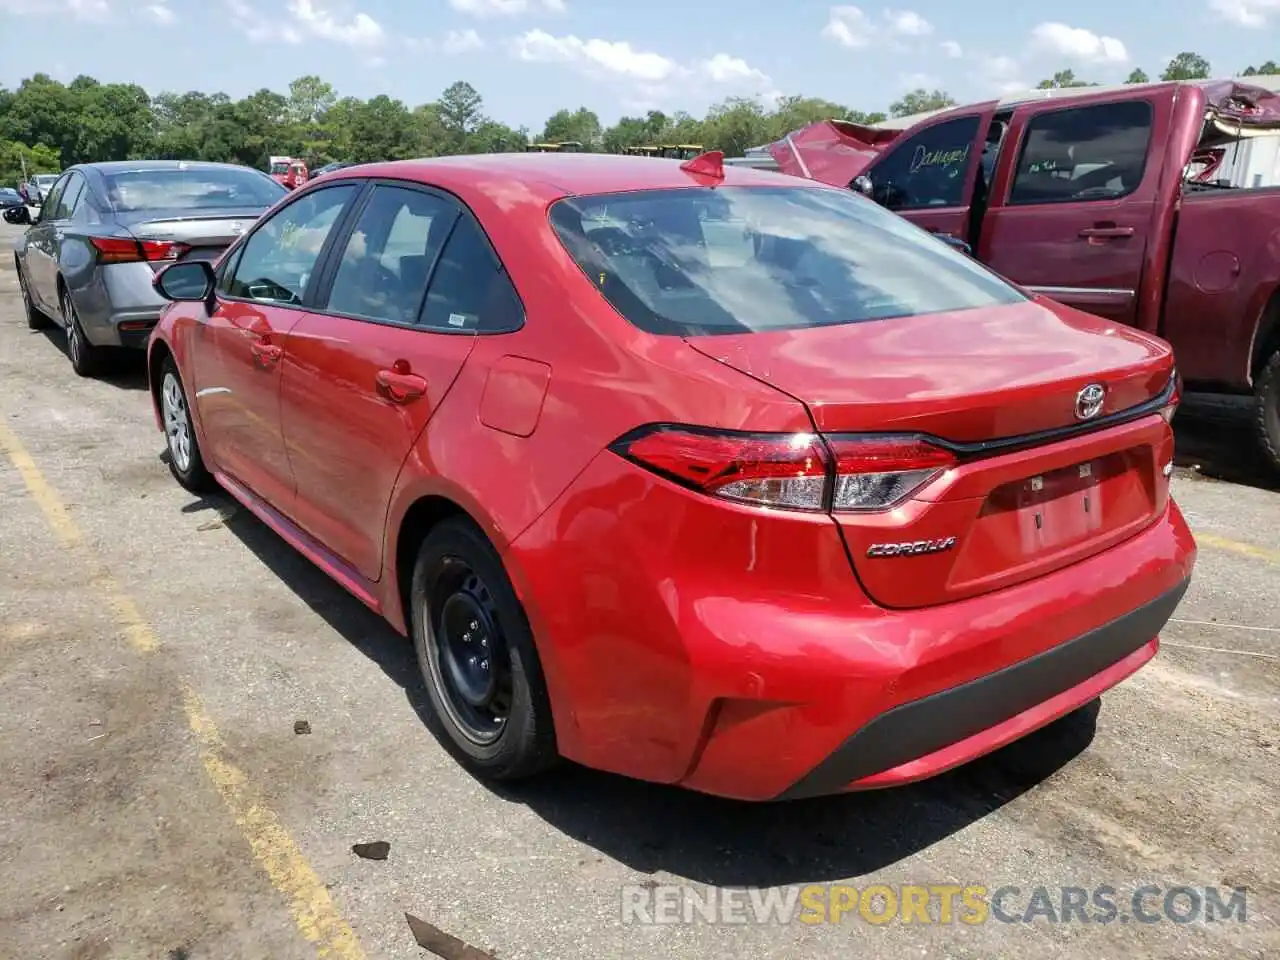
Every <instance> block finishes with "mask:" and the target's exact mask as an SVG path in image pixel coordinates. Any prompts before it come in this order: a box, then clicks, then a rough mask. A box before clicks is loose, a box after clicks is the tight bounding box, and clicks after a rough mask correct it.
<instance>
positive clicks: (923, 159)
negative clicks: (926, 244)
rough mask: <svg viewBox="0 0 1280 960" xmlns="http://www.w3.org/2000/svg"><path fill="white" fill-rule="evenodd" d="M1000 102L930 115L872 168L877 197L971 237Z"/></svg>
mask: <svg viewBox="0 0 1280 960" xmlns="http://www.w3.org/2000/svg"><path fill="white" fill-rule="evenodd" d="M993 114H994V106H991V107H987V108H985V109H982V110H978V111H975V112H973V113H966V114H963V115H961V116H948V117H947V118H945V119H938V120H927V121H925V122H924V123H923V124H922V125H921V126H920V127H919V129H916V130H914V131H913V132H912V133H911V134H910V135H909V136H906V137H904V138H903V139H902V140H901V141H899V142H897V143H895V144H893V146H891V147H890V148H889V149H888V150H887V151H886V152H885V153H884V155H883V156H881V157H879V158H878V159H877V160H876V161H875V162H874V163H873V164H872V165H871V166H870V167H868V168H867V170H866V176H867V177H869V178H870V180H871V184H872V198H873V199H874V200H875V201H876V202H877V203H879V204H880V205H881V206H883V207H886V208H887V209H889V210H892V211H893V212H894V213H897V214H898V215H900V216H901V217H903V218H904V219H906V220H910V221H911V222H912V223H914V224H915V225H916V226H918V227H921V228H922V229H924V230H928V231H929V232H930V233H938V234H944V235H946V236H949V237H952V238H954V239H956V240H963V241H968V239H969V236H970V216H971V214H970V210H971V205H972V203H973V197H974V185H975V182H976V180H977V172H978V171H979V170H980V169H981V161H982V147H983V143H984V142H985V140H986V135H987V129H988V127H989V126H990V124H991V118H992V115H993Z"/></svg>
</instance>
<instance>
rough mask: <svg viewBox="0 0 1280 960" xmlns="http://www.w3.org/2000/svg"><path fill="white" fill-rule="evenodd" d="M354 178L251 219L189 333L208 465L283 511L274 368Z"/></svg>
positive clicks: (283, 464) (289, 479)
mask: <svg viewBox="0 0 1280 960" xmlns="http://www.w3.org/2000/svg"><path fill="white" fill-rule="evenodd" d="M359 190H360V185H359V184H357V183H351V182H348V183H342V184H334V185H331V186H326V187H323V188H321V189H319V190H312V191H308V192H306V193H304V194H302V195H301V196H299V197H298V198H297V199H296V200H293V201H292V202H290V203H289V204H287V205H286V206H284V207H281V208H280V209H279V210H277V211H276V212H274V213H273V214H272V215H271V216H269V217H267V218H265V219H264V220H262V221H260V222H259V223H258V224H257V225H255V227H254V229H253V231H252V233H250V234H249V235H248V236H247V237H246V238H245V240H244V241H243V242H242V244H241V246H240V247H239V248H238V249H237V250H236V251H235V252H234V253H233V254H232V258H231V262H229V263H228V266H227V269H226V271H225V273H224V274H223V276H222V278H221V280H220V281H219V285H218V288H217V291H216V297H215V304H214V308H213V310H211V311H209V312H208V313H207V314H204V315H202V316H201V317H200V319H199V320H198V322H197V324H196V327H195V330H194V332H193V334H192V337H193V345H192V346H193V349H192V351H191V353H192V355H193V356H194V358H195V361H194V371H193V373H194V377H193V379H194V382H195V394H194V403H195V406H196V410H197V412H198V414H199V417H200V422H201V424H202V426H203V432H204V434H205V443H206V446H207V448H208V449H207V455H208V456H209V458H210V460H211V462H212V464H213V465H214V466H215V467H216V469H217V470H218V471H219V472H220V473H223V474H226V475H228V476H230V477H231V478H232V479H233V480H235V481H236V482H238V483H240V484H241V485H243V486H244V487H246V488H248V489H249V490H250V491H251V492H252V493H253V494H255V495H256V496H258V497H259V498H261V499H262V500H264V501H266V502H267V503H269V504H270V505H271V506H272V507H273V508H275V509H276V510H278V511H279V512H281V513H282V514H284V515H285V516H291V514H292V510H293V498H294V484H293V473H292V470H291V468H290V465H289V458H288V456H287V454H286V453H285V449H284V438H283V436H282V435H281V431H280V369H281V361H282V360H283V358H284V356H285V354H286V352H287V351H288V349H289V334H290V331H291V330H292V329H293V328H294V326H295V325H296V324H297V323H298V321H299V320H301V319H302V317H303V315H304V314H305V312H306V304H307V303H308V300H307V296H308V293H309V292H310V291H311V290H312V289H314V286H315V283H316V280H317V277H318V274H319V270H318V269H317V268H318V267H319V265H320V264H321V262H322V257H323V255H324V254H325V253H326V252H327V250H328V248H329V244H330V238H331V235H332V234H333V231H334V229H335V227H336V226H337V225H338V224H339V222H340V220H341V218H342V216H343V214H344V213H346V212H347V210H348V209H349V205H350V203H351V201H352V200H353V199H354V198H355V197H356V196H357V194H358V193H359Z"/></svg>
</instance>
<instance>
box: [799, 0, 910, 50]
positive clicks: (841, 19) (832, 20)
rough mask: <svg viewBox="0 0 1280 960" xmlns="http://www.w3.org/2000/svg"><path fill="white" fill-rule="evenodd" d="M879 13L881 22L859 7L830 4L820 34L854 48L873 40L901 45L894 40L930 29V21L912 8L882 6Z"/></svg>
mask: <svg viewBox="0 0 1280 960" xmlns="http://www.w3.org/2000/svg"><path fill="white" fill-rule="evenodd" d="M882 17H883V21H884V22H883V23H876V22H874V21H873V20H872V19H871V18H870V17H868V16H867V14H866V13H865V12H864V11H863V10H862V8H861V7H852V6H848V5H841V6H838V7H832V8H831V9H830V10H829V11H828V13H827V25H826V26H825V27H823V28H822V35H823V36H824V37H827V38H828V39H830V40H834V41H835V42H836V43H838V44H840V46H842V47H847V48H849V49H850V50H858V49H861V48H863V47H869V46H871V44H873V43H876V42H892V43H894V44H895V46H898V47H899V49H903V48H902V47H901V45H900V43H899V42H898V41H900V40H901V39H903V38H906V39H919V38H921V37H927V36H929V35H930V34H931V33H933V24H931V23H930V22H929V21H928V20H926V19H925V18H924V17H922V16H920V14H918V13H916V12H915V11H913V10H885V11H884V13H883V15H882Z"/></svg>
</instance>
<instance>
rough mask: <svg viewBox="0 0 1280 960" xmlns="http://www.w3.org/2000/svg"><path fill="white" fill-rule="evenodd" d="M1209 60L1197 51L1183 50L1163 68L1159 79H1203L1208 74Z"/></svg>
mask: <svg viewBox="0 0 1280 960" xmlns="http://www.w3.org/2000/svg"><path fill="white" fill-rule="evenodd" d="M1209 69H1210V68H1209V61H1208V60H1206V59H1205V58H1204V57H1202V56H1200V54H1198V53H1191V52H1190V51H1183V52H1182V53H1180V54H1178V55H1177V56H1176V57H1174V58H1173V59H1172V60H1170V61H1169V65H1168V66H1167V67H1165V68H1164V73H1162V74H1160V79H1161V80H1203V79H1205V78H1206V77H1208V76H1209Z"/></svg>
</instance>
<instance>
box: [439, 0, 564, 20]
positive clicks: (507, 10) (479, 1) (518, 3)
mask: <svg viewBox="0 0 1280 960" xmlns="http://www.w3.org/2000/svg"><path fill="white" fill-rule="evenodd" d="M449 6H451V7H453V9H455V10H457V11H458V12H459V13H465V14H466V15H467V16H470V17H479V18H481V19H490V18H493V17H520V16H525V15H527V14H532V13H564V12H565V10H566V9H568V8H567V7H566V6H565V2H564V0H449Z"/></svg>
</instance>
